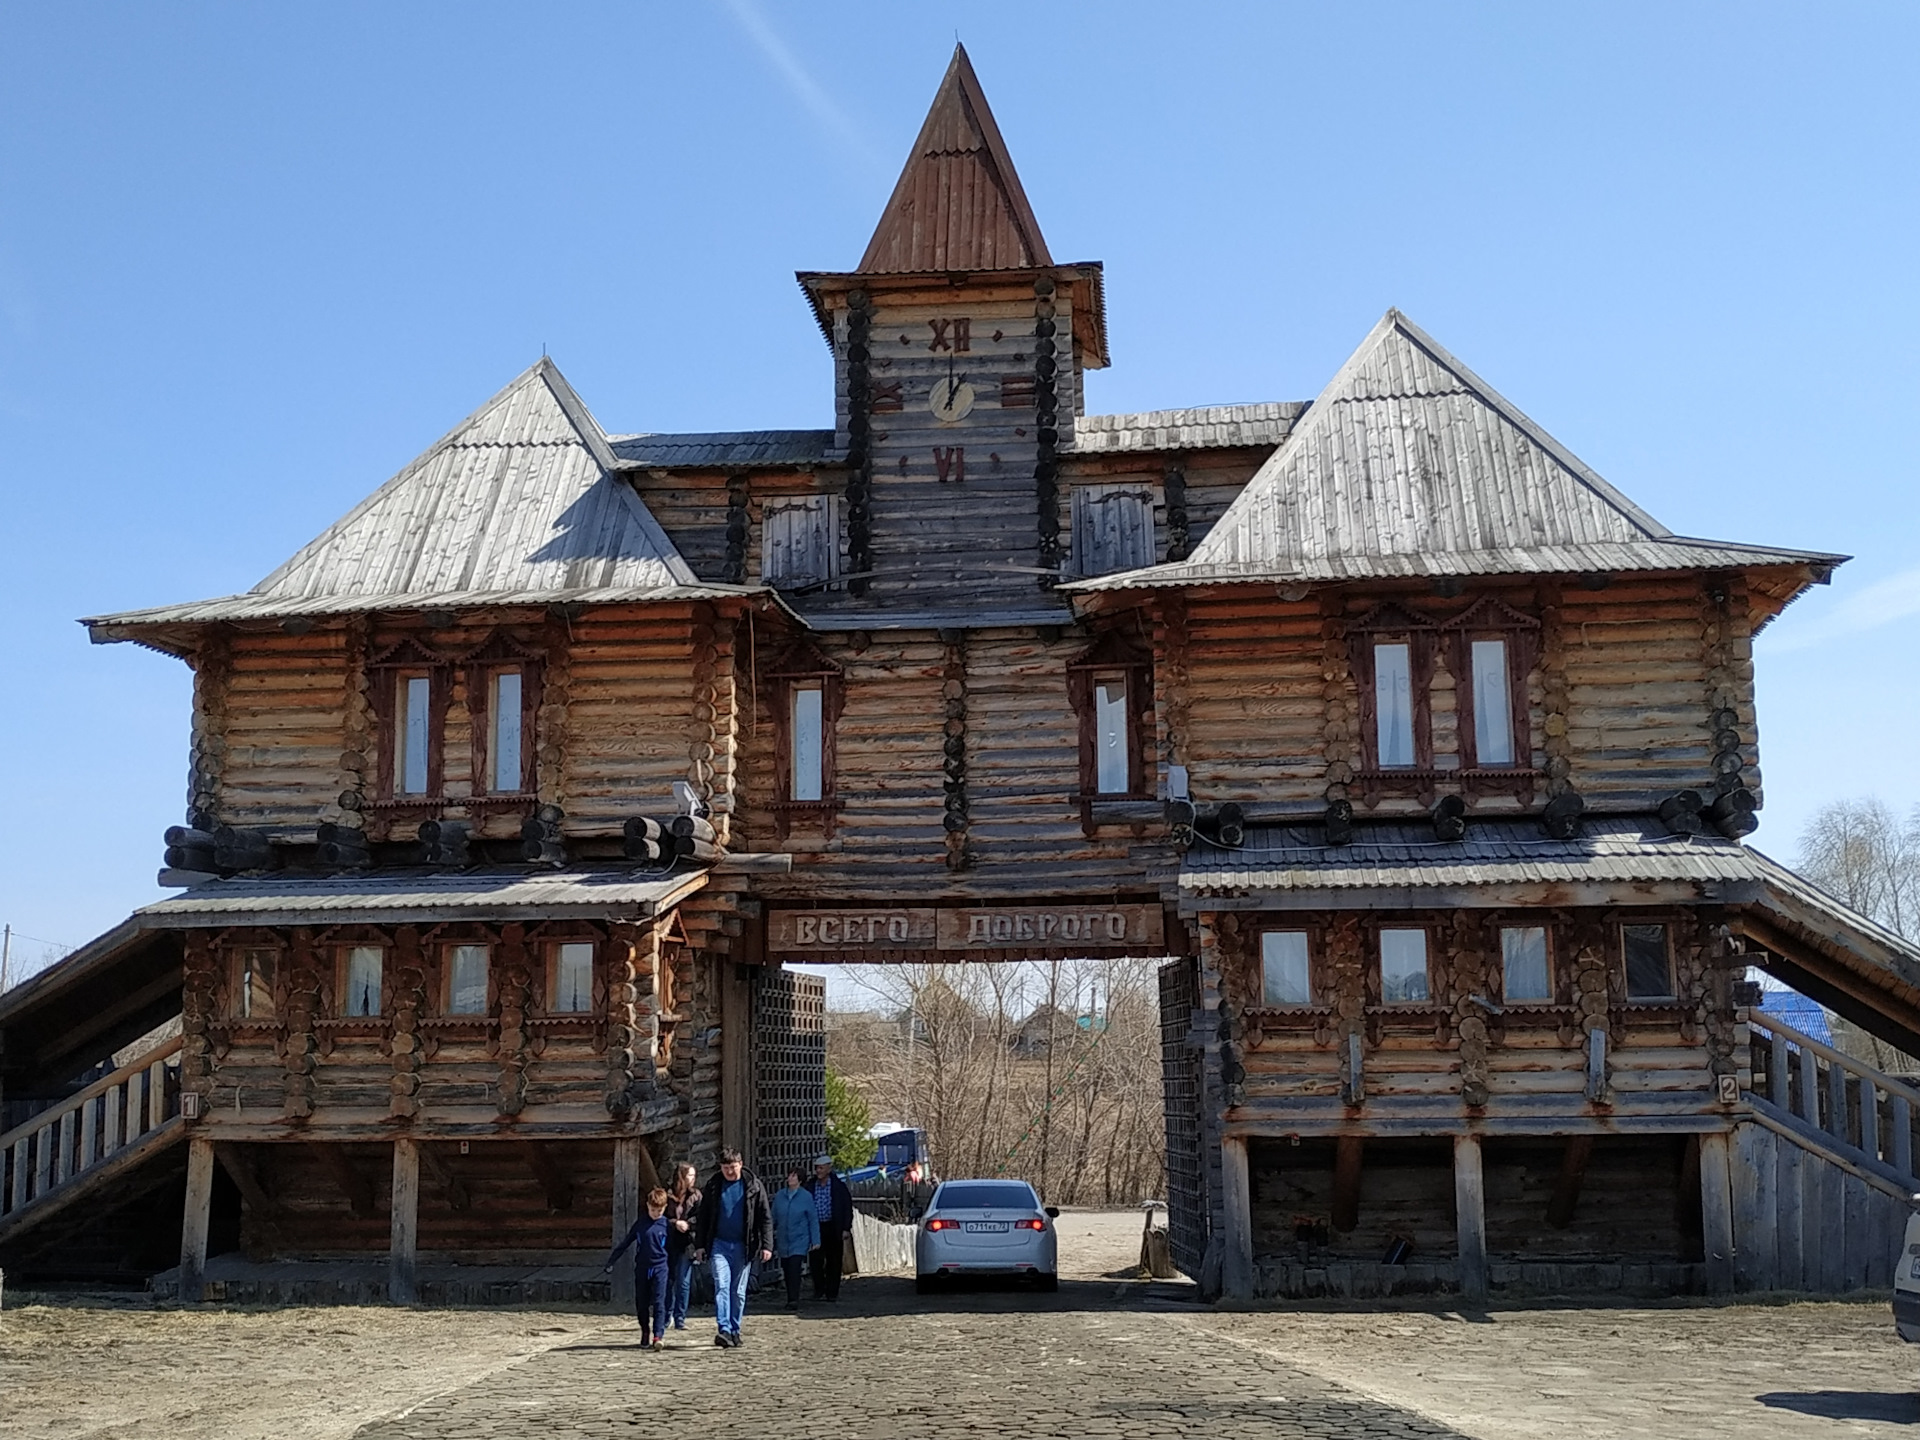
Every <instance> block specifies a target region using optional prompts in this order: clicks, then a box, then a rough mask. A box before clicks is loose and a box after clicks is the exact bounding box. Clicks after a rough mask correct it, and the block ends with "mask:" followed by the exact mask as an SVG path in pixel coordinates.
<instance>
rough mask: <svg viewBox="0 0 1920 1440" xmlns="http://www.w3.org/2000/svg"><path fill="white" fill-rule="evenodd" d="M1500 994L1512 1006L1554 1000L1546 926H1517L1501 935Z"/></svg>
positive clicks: (1502, 932) (1503, 931)
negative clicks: (1526, 1002)
mask: <svg viewBox="0 0 1920 1440" xmlns="http://www.w3.org/2000/svg"><path fill="white" fill-rule="evenodd" d="M1500 994H1501V998H1502V999H1504V1000H1506V1001H1507V1002H1508V1003H1509V1004H1512V1003H1514V1002H1516V1001H1521V1000H1551V999H1552V998H1553V981H1552V978H1551V977H1550V976H1549V975H1548V973H1547V932H1546V929H1545V928H1544V927H1542V926H1538V925H1527V926H1517V927H1514V928H1512V929H1506V930H1502V931H1501V932H1500Z"/></svg>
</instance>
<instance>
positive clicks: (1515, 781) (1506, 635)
mask: <svg viewBox="0 0 1920 1440" xmlns="http://www.w3.org/2000/svg"><path fill="white" fill-rule="evenodd" d="M1440 632H1441V634H1442V636H1443V637H1444V640H1445V643H1446V645H1447V663H1448V665H1449V666H1450V667H1451V669H1452V670H1453V696H1454V719H1455V724H1456V725H1457V727H1458V731H1459V737H1460V770H1459V772H1458V773H1459V776H1460V783H1461V785H1462V787H1463V788H1464V789H1465V790H1466V792H1467V794H1468V795H1469V797H1477V796H1479V795H1482V794H1489V793H1494V794H1497V793H1500V792H1502V791H1511V792H1512V793H1513V795H1514V797H1515V798H1516V799H1517V800H1519V801H1520V803H1521V804H1523V805H1524V804H1526V803H1528V802H1529V801H1530V800H1531V799H1532V798H1533V791H1534V784H1535V782H1536V781H1537V780H1538V779H1539V778H1540V774H1541V772H1540V771H1539V770H1537V769H1535V768H1534V765H1533V724H1532V718H1533V717H1532V706H1531V705H1530V704H1529V703H1528V699H1527V682H1528V678H1529V677H1530V676H1531V675H1532V674H1533V667H1534V666H1535V664H1536V663H1538V659H1539V654H1540V622H1539V621H1538V620H1537V619H1535V618H1534V617H1533V616H1531V615H1526V614H1523V613H1522V612H1520V611H1518V610H1516V609H1514V608H1513V607H1512V606H1511V605H1509V604H1507V603H1506V602H1505V601H1504V600H1501V599H1500V598H1499V597H1498V596H1494V595H1487V596H1483V597H1482V598H1481V599H1479V600H1477V601H1475V602H1474V603H1473V604H1472V605H1470V606H1468V607H1467V608H1466V609H1465V610H1463V611H1461V612H1460V614H1458V615H1456V616H1454V617H1453V618H1452V619H1450V620H1448V621H1446V622H1445V623H1443V624H1442V625H1441V626H1440ZM1476 640H1499V641H1502V642H1503V643H1504V644H1505V645H1506V647H1507V705H1508V724H1509V725H1511V726H1512V733H1513V760H1512V761H1511V762H1510V763H1509V764H1506V765H1483V764H1482V763H1481V762H1480V757H1479V755H1478V754H1477V753H1476V752H1477V746H1478V735H1477V733H1476V730H1477V724H1476V718H1475V713H1474V700H1473V642H1474V641H1476Z"/></svg>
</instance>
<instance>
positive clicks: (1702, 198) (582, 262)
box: [0, 0, 1920, 962]
mask: <svg viewBox="0 0 1920 1440" xmlns="http://www.w3.org/2000/svg"><path fill="white" fill-rule="evenodd" d="M956 23H957V24H958V25H959V26H960V33H961V38H963V39H964V40H965V42H966V44H967V46H968V49H969V51H970V53H971V54H972V56H973V59H974V63H975V65H976V67H977V68H978V70H979V72H980V75H981V79H982V81H983V83H984V84H985V86H986V89H987V93H988V95H989V97H990V98H991V100H992V102H993V105H994V107H995V110H996V112H997V114H998V116H999V119H1000V124H1001V128H1002V129H1003V131H1004V132H1005V134H1006V137H1007V140H1008V143H1009V145H1010V146H1011V148H1012V151H1013V155H1014V158H1015V160H1016V162H1017V163H1018V165H1019V167H1020V171H1021V174H1022V176H1023V177H1024V179H1025V182H1026V187H1027V191H1028V194H1029V195H1030V196H1031V198H1032V201H1033V205H1034V208H1035V210H1036V211H1037V213H1038V215H1039V218H1040V222H1041V225H1042V227H1043V228H1044V230H1045V233H1046V235H1047V239H1048V242H1049V244H1050V245H1051V247H1052V250H1053V253H1054V254H1055V255H1056V256H1059V257H1061V258H1063V259H1081V258H1087V259H1099V260H1104V261H1105V262H1106V264H1107V277H1108V299H1109V305H1110V307H1111V313H1110V319H1111V334H1112V342H1113V353H1114V365H1113V368H1112V369H1111V370H1108V371H1104V372H1100V373H1098V374H1096V375H1094V376H1093V377H1092V378H1091V381H1090V385H1089V401H1090V405H1091V408H1093V409H1095V410H1116V409H1146V408H1153V407H1160V406H1170V405H1188V404H1202V403H1209V402H1222V401H1241V400H1263V399H1307V398H1310V397H1311V396H1313V395H1314V394H1315V393H1316V392H1317V391H1318V390H1319V389H1320V387H1321V386H1322V385H1323V384H1324V383H1325V381H1326V380H1327V378H1328V377H1329V376H1330V375H1331V373H1332V372H1333V370H1334V369H1335V368H1336V367H1337V366H1338V365H1339V363H1340V361H1341V360H1342V359H1344V358H1345V356H1346V355H1347V353H1348V351H1349V350H1350V349H1351V348H1352V347H1353V346H1354V345H1355V344H1357V343H1358V341H1359V340H1360V339H1361V337H1362V336H1364V335H1365V334H1366V332H1367V330H1368V328H1369V327H1370V326H1371V325H1372V324H1373V322H1374V321H1375V320H1376V319H1378V318H1379V316H1380V314H1381V312H1382V311H1384V310H1385V309H1386V308H1387V307H1388V306H1389V305H1398V306H1400V307H1401V308H1402V309H1404V310H1405V311H1407V312H1408V313H1409V314H1410V315H1411V316H1412V317H1413V318H1414V319H1415V320H1416V321H1417V322H1418V323H1419V324H1421V325H1422V326H1424V327H1426V328H1427V329H1428V330H1429V331H1431V332H1432V333H1433V334H1434V335H1436V336H1437V337H1438V338H1439V339H1440V340H1441V341H1442V342H1443V343H1444V344H1446V345H1447V346H1449V347H1450V348H1451V349H1452V350H1453V351H1454V352H1455V353H1456V354H1458V355H1460V356H1461V357H1462V358H1463V359H1464V360H1465V361H1466V362H1467V363H1468V364H1470V365H1472V366H1473V367H1474V368H1476V369H1477V370H1478V371H1479V372H1480V373H1481V374H1482V375H1484V376H1485V377H1486V378H1487V379H1488V380H1489V381H1490V382H1491V383H1493V384H1495V385H1497V386H1499V387H1500V388H1501V389H1502V390H1503V391H1504V392H1505V393H1506V394H1507V395H1508V396H1509V397H1510V398H1511V399H1512V400H1513V401H1514V402H1515V403H1517V404H1519V405H1520V406H1521V407H1522V408H1523V409H1525V410H1527V411H1528V412H1529V413H1530V414H1532V415H1533V416H1534V417H1535V418H1536V419H1537V420H1539V421H1540V422H1541V423H1543V424H1544V425H1546V426H1547V428H1548V429H1549V430H1551V431H1552V432H1553V433H1554V434H1556V435H1557V436H1558V437H1559V438H1560V439H1561V440H1562V441H1564V442H1565V443H1566V444H1567V445H1568V446H1570V447H1571V448H1572V449H1573V450H1574V451H1575V453H1577V454H1579V455H1580V456H1581V457H1582V458H1584V459H1585V460H1586V461H1587V462H1588V463H1590V464H1591V465H1593V466H1594V467H1595V468H1596V469H1598V470H1599V471H1600V473H1602V474H1603V475H1605V476H1607V477H1608V478H1609V479H1610V480H1612V481H1613V482H1614V483H1615V484H1617V485H1619V486H1621V487H1622V488H1623V489H1624V490H1626V491H1627V492H1628V493H1629V494H1630V495H1632V496H1633V497H1634V498H1635V499H1637V500H1639V501H1640V502H1641V503H1642V504H1644V505H1645V506H1646V507H1647V508H1649V509H1650V510H1652V511H1653V512H1654V514H1656V515H1657V516H1659V517H1660V518H1661V519H1662V520H1664V521H1665V522H1666V523H1667V524H1669V525H1671V526H1672V527H1673V528H1674V529H1676V530H1678V531H1681V532H1683V533H1691V534H1704V535H1711V536H1717V537H1725V538H1732V539H1741V540H1754V541H1766V542H1774V543H1781V544H1788V545H1796V546H1806V547H1809V548H1819V549H1831V550H1839V551H1844V552H1848V553H1851V554H1854V555H1856V556H1858V557H1859V558H1858V559H1856V560H1855V561H1854V562H1853V563H1852V564H1850V565H1848V566H1846V567H1844V568H1843V569H1842V570H1841V571H1840V572H1839V575H1838V577H1837V579H1836V581H1835V583H1834V584H1833V586H1832V587H1831V588H1829V589H1823V590H1818V591H1815V592H1814V593H1813V594H1812V595H1810V596H1809V597H1808V598H1806V599H1805V600H1803V601H1801V602H1800V603H1799V604H1798V605H1796V606H1795V607H1794V609H1793V610H1792V611H1791V612H1789V616H1788V618H1786V619H1785V620H1783V621H1782V622H1780V623H1779V624H1778V625H1777V626H1776V627H1775V629H1774V630H1773V631H1770V632H1769V633H1768V634H1767V635H1766V636H1764V637H1763V638H1762V641H1761V643H1760V646H1759V660H1760V666H1761V702H1762V737H1761V738H1762V746H1763V750H1762V754H1763V762H1764V767H1765V772H1766V792H1767V809H1766V821H1765V825H1764V827H1763V829H1762V831H1761V833H1760V836H1759V842H1760V843H1761V844H1762V845H1763V846H1765V847H1767V848H1769V849H1772V850H1773V851H1775V852H1777V853H1781V854H1783V855H1784V854H1788V853H1790V852H1791V850H1792V848H1793V840H1794V836H1795V834H1796V833H1797V830H1798V827H1799V825H1800V823H1801V822H1802V821H1803V820H1804V818H1805V817H1806V815H1807V814H1808V813H1809V812H1810V810H1811V809H1812V808H1813V807H1815V806H1817V805H1818V804H1819V803H1821V802H1822V801H1824V800H1827V799H1829V798H1833V797H1837V796H1844V795H1851V794H1860V793H1877V794H1879V795H1881V796H1882V797H1883V798H1885V799H1887V800H1888V801H1889V802H1891V803H1894V804H1896V805H1898V806H1900V807H1901V808H1903V809H1904V808H1905V807H1906V806H1908V805H1910V804H1912V803H1913V802H1914V801H1915V800H1917V799H1920V758H1917V756H1920V751H1916V749H1913V748H1909V744H1908V740H1909V726H1911V725H1912V724H1913V723H1914V722H1913V719H1912V717H1913V715H1914V714H1915V712H1916V711H1917V710H1920V680H1916V673H1915V663H1914V662H1915V658H1916V642H1915V639H1914V628H1915V623H1916V620H1917V619H1920V546H1917V545H1916V541H1917V540H1920V534H1917V533H1916V532H1917V531H1920V525H1917V523H1916V511H1917V509H1920V507H1917V506H1916V503H1915V484H1914V476H1915V438H1914V437H1915V428H1916V427H1915V425H1914V420H1915V415H1916V405H1915V399H1916V394H1915V392H1916V381H1920V355H1917V354H1916V342H1915V338H1914V337H1915V334H1916V323H1915V322H1916V319H1920V317H1917V316H1916V313H1915V312H1916V308H1920V286H1917V285H1916V280H1915V260H1916V241H1915V237H1916V230H1917V229H1920V226H1916V221H1920V200H1917V199H1916V197H1917V196H1920V184H1916V181H1917V180H1920V176H1917V175H1916V173H1915V172H1916V167H1917V165H1920V161H1917V160H1916V157H1920V134H1917V133H1916V131H1917V130H1920V122H1917V121H1916V115H1917V114H1920V107H1916V106H1915V104H1914V100H1913V97H1914V94H1915V91H1916V77H1915V74H1914V66H1915V61H1914V57H1915V56H1916V55H1920V7H1915V6H1912V5H1887V6H1882V7H1870V6H1845V5H1823V6H1817V7H1815V6H1805V5H1801V6H1791V7H1789V6H1769V5H1755V4H1739V5H1711V4H1689V5H1672V4H1659V5H1641V6H1635V5H1623V4H1611V5H1604V6H1600V5H1589V6H1573V5H1551V6H1547V5H1519V4H1515V5H1479V6H1463V5H1429V4H1421V5H1393V4H1374V5H1367V6H1357V5H1317V6H1290V5H1280V4H1246V5H1239V6H1231V5H1219V6H1206V5H1183V6H1178V7H1175V6H1169V5H1165V4H1155V5H1149V4H1137V5H1127V4H1115V3H1109V4H1102V5H1097V6H1095V5H1087V6H1071V5H1045V6H1041V5H1035V4H1032V3H1031V0H1028V3H1021V4H992V3H976V4H972V5H968V6H965V7H960V8H954V7H934V6H904V5H897V4H874V5H864V6H829V5H819V6H809V7H806V8H805V9H804V11H803V10H802V8H801V7H799V6H794V5H775V4H772V3H769V0H760V3H755V0H734V3H714V4H705V5H701V4H685V5H654V6H644V7H643V6H639V5H632V4H620V5H598V4H588V3H575V4H569V5H565V6H527V5H524V4H514V5H504V4H477V3H465V4H460V5H453V4H442V5H428V4H408V5H392V4H378V5H371V4H359V5H356V4H345V3H333V4H327V5H313V4H307V5H296V4H276V5H260V4H248V5H240V4H233V5H213V4H194V3H173V4H167V5H150V4H138V5H133V4H126V5H107V4H33V5H27V4H21V3H18V0H6V3H0V484H3V485H4V504H5V512H4V513H5V526H4V530H0V536H4V549H0V596H3V597H4V603H5V611H6V617H7V623H6V626H5V630H4V632H3V633H4V640H0V645H4V647H5V648H4V656H0V659H4V668H0V677H4V678H3V679H0V685H4V687H5V689H4V693H5V697H6V700H5V703H4V704H3V705H0V756H4V761H0V763H4V766H5V770H4V781H5V794H6V799H7V815H6V819H5V821H4V822H0V919H4V920H7V921H10V922H11V923H13V924H14V925H15V926H16V927H17V928H18V929H19V930H21V931H23V932H25V933H26V934H27V935H30V936H34V937H43V938H45V939H50V940H55V941H61V942H66V943H78V942H81V941H84V940H86V939H87V938H89V937H91V936H92V935H93V934H95V933H97V932H98V931H100V930H101V929H104V928H105V927H107V926H109V925H111V924H113V923H115V922H116V921H117V920H119V919H120V918H121V917H123V916H124V915H125V913H126V912H127V911H128V909H130V908H131V907H132V906H134V905H136V904H139V903H142V902H144V901H145V900H147V899H149V898H151V897H153V896H154V895H155V894H156V893H157V892H156V891H155V889H154V886H153V875H154V871H155V869H156V868H157V866H158V863H159V858H160V848H161V847H160V832H161V830H162V829H163V828H164V827H165V826H166V825H168V824H172V823H176V822H177V821H178V820H179V819H180V818H181V809H182V806H183V804H184V788H185V771H186V735H187V718H188V676H187V671H186V668H185V666H183V665H181V664H180V663H179V662H178V661H174V660H170V659H167V658H165V657H162V656H158V655H154V654H151V653H147V652H144V651H140V650H137V649H135V648H133V647H130V646H116V647H112V648H109V649H101V650H96V649H92V648H90V647H89V646H88V645H87V643H86V638H85V635H84V632H83V631H82V630H81V629H80V628H79V627H78V626H77V625H75V624H74V623H73V620H74V618H75V617H77V616H80V615H84V614H89V613H97V612H100V611H106V610H113V609H118V608H123V607H131V606H138V605H149V604H158V603H163V602H167V601H173V600H184V599H190V598H199V597H202V596H208V595H215V594H223V593H227V592H230V591H234V590H240V589H244V588H246V587H247V586H249V585H251V584H253V583H254V582H255V581H256V580H258V579H259V578H260V577H261V576H262V575H264V574H265V573H266V572H267V571H269V570H270V569H272V568H273V567H274V566H275V565H276V564H278V563H279V562H280V561H281V560H282V559H284V558H285V557H286V556H287V555H288V554H290V553H291V552H292V551H293V550H294V549H295V548H297V547H298V546H299V545H300V544H302V543H303V542H305V541H306V540H307V539H309V538H310V537H311V536H312V535H314V534H315V533H317V532H318V531H319V530H321V529H322V528H323V527H325V526H326V525H327V524H328V523H330V522H331V521H332V520H334V519H335V518H336V517H337V516H338V515H340V514H341V513H342V512H343V511H345V510H346V509H347V508H348V507H349V506H350V505H351V504H352V503H353V502H354V501H356V500H357V499H359V498H360V497H361V496H362V495H364V494H365V493H366V492H367V491H369V490H371V489H372V488H373V487H374V486H375V485H377V484H379V483H380V482H381V481H382V480H384V479H385V478H387V476H389V475H390V474H392V473H393V472H394V471H395V470H396V469H398V468H399V467H400V466H401V465H402V464H404V463H405V462H406V461H407V460H408V459H410V458H411V457H412V456H414V455H415V454H417V453H418V452H419V451H420V450H422V449H423V448H425V447H426V446H427V445H428V444H429V443H431V442H432V441H433V440H434V439H435V438H436V437H438V436H439V435H440V434H441V433H442V432H443V431H444V430H446V429H447V428H448V427H449V426H450V425H451V424H452V423H454V422H455V421H457V420H458V419H459V418H460V417H461V416H463V415H465V414H466V413H467V412H468V411H469V410H470V409H472V408H473V407H474V406H475V405H476V404H478V403H479V402H480V401H481V400H482V399H484V398H485V397H486V396H487V395H489V394H491V393H492V392H493V391H494V390H495V389H496V388H497V387H498V386H500V385H501V384H503V383H504V382H505V381H506V380H508V379H510V378H511V377H512V376H513V375H514V374H516V373H517V372H518V371H519V370H521V369H522V368H523V367H525V366H526V365H527V364H529V363H530V362H531V361H533V360H534V359H536V358H538V356H539V355H540V352H541V347H542V346H543V345H544V346H545V347H547V349H548V350H549V351H550V352H551V353H552V355H553V356H554V358H555V359H556V361H557V362H558V363H559V364H560V366H561V367H562V368H563V369H564V371H565V372H566V374H567V376H568V377H569V378H570V379H571V380H572V381H573V383H574V384H575V386H576V387H577V388H578V389H579V390H580V392H581V393H582V395H583V396H584V397H585V398H586V400H587V403H588V404H589V405H590V406H591V407H592V408H593V410H594V412H595V413H596V415H597V416H598V417H599V419H600V420H601V422H602V423H603V424H604V425H606V426H607V427H608V428H609V429H614V430H642V429H662V430H670V429H686V430H698V429H703V428H714V429H724V428H740V427H761V426H780V425H820V424H824V423H827V422H828V420H829V418H830V415H831V409H830V398H831V392H830V384H831V382H830V373H829V369H828V357H827V352H826V349H825V347H824V346H823V345H822V344H821V341H820V336H819V332H818V331H817V330H816V329H815V328H814V325H813V321H812V319H811V317H810V316H809V314H808V312H807V308H806V305H805V304H804V302H803V300H802V297H801V294H800V292H799V290H798V289H797V288H796V286H795V285H794V282H793V271H794V270H795V269H800V268H846V267H850V266H851V265H852V264H853V263H854V262H855V261H857V259H858V258H859V255H860V251H861V249H862V247H863V246H864V244H865V241H866V238H867V235H868V233H869V231H870V230H871V228H872V225H873V223H874V221H875V219H876V218H877V216H878V214H879V210H880V207H881V205H882V204H883V202H884V201H885V199H886V196H887V193H888V190H889V188H890V187H891V185H892V182H893V179H894V176H895V174H896V173H897V171H898V168H899V166H900V163H901V161H902V160H903V159H904V157H905V153H906V149H907V146H908V144H909V142H910V141H911V140H912V138H913V135H914V132H915V130H916V129H917V127H918V125H919V123H920V120H921V117H922V115H923V114H924V112H925V109H926V106H927V104H928V102H929V101H930V100H931V98H932V95H933V91H934V88H935V86H936V84H937V83H938V81H939V79H940V76H941V73H942V71H943V70H944V68H945V66H946V63H947V57H948V54H949V52H950V50H951V47H952V44H953V40H954V26H955V25H956ZM27 950H28V959H29V961H30V962H31V960H32V959H34V958H35V957H36V956H37V953H38V952H37V948H36V946H34V945H32V944H29V945H28V946H27Z"/></svg>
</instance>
